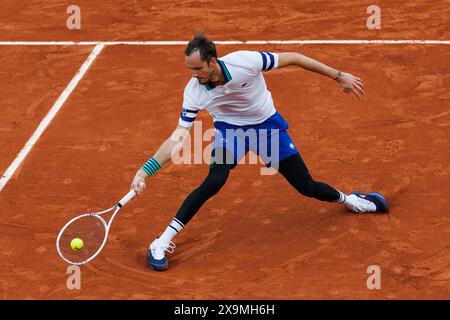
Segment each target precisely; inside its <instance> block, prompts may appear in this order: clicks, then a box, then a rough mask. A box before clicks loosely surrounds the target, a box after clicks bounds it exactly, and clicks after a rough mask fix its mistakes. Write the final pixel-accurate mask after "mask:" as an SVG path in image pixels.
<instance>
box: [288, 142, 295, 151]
mask: <svg viewBox="0 0 450 320" xmlns="http://www.w3.org/2000/svg"><path fill="white" fill-rule="evenodd" d="M289 148H291V149H292V150H294V148H295V147H294V144H293V143H292V142H291V143H289Z"/></svg>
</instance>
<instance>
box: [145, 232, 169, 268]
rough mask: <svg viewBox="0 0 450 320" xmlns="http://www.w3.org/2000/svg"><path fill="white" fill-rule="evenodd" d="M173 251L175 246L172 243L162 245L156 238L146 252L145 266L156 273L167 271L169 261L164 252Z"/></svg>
mask: <svg viewBox="0 0 450 320" xmlns="http://www.w3.org/2000/svg"><path fill="white" fill-rule="evenodd" d="M174 249H175V244H174V243H173V242H172V241H170V242H168V243H163V242H161V240H159V238H156V239H155V240H154V241H153V242H152V244H151V245H150V247H149V249H148V252H147V266H148V267H149V268H151V269H153V270H156V271H164V270H167V268H168V267H169V261H168V259H167V257H166V252H169V253H172V252H173V251H174Z"/></svg>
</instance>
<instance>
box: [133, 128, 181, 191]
mask: <svg viewBox="0 0 450 320" xmlns="http://www.w3.org/2000/svg"><path fill="white" fill-rule="evenodd" d="M189 130H190V128H187V127H184V126H182V125H180V124H179V125H178V127H177V128H176V129H175V130H174V131H173V132H172V134H171V135H170V137H169V138H167V139H166V140H165V141H164V142H163V143H162V144H161V146H160V147H159V148H158V151H156V153H155V154H154V155H153V157H152V158H153V159H154V160H156V161H157V162H158V164H159V165H160V166H161V167H162V166H163V165H164V163H165V162H167V161H169V160H170V159H171V158H172V155H173V154H177V153H178V151H179V150H180V149H181V147H182V146H183V142H184V140H185V139H186V137H187V136H188V134H189ZM147 177H148V174H147V172H145V171H144V169H143V168H142V167H141V168H140V169H139V170H138V171H137V172H136V175H135V176H134V179H133V182H132V184H131V188H132V189H133V190H134V191H135V192H136V193H137V194H138V195H140V194H141V193H142V192H143V191H144V190H145V188H146V185H145V179H146V178H147Z"/></svg>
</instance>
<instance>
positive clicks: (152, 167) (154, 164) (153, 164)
mask: <svg viewBox="0 0 450 320" xmlns="http://www.w3.org/2000/svg"><path fill="white" fill-rule="evenodd" d="M159 169H161V165H160V164H159V162H158V161H156V160H155V158H153V157H152V158H150V159H149V160H148V161H147V162H146V163H144V165H143V166H142V170H144V171H145V173H146V174H147V175H148V176H151V175H154V174H155V173H156V171H158V170H159Z"/></svg>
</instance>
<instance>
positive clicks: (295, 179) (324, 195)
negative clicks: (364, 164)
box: [278, 153, 339, 202]
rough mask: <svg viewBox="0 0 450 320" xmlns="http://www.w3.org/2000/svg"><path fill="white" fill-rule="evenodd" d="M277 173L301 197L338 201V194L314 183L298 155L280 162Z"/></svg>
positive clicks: (331, 189)
mask: <svg viewBox="0 0 450 320" xmlns="http://www.w3.org/2000/svg"><path fill="white" fill-rule="evenodd" d="M278 172H279V173H281V174H282V175H283V176H284V177H285V178H286V180H287V181H288V182H289V183H290V184H291V186H293V187H294V188H295V189H296V190H297V191H298V192H300V193H301V194H302V195H304V196H306V197H310V198H315V199H318V200H321V201H329V202H335V201H337V200H339V192H338V191H337V190H336V189H334V188H332V187H330V186H329V185H328V184H326V183H323V182H318V181H314V179H313V178H312V177H311V175H310V173H309V170H308V168H307V167H306V165H305V163H304V162H303V159H302V157H301V156H300V154H298V153H296V154H294V155H292V156H290V157H288V158H286V159H284V160H283V161H280V167H279V169H278Z"/></svg>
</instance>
